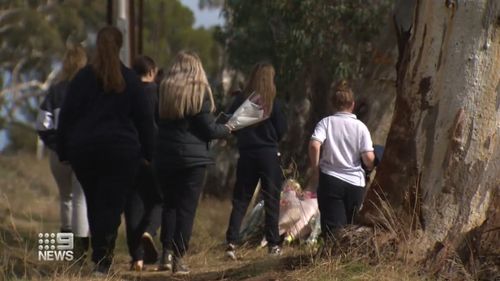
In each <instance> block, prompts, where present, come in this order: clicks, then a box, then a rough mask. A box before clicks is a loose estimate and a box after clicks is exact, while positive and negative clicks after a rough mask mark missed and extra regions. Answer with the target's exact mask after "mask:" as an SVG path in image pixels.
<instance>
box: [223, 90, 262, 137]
mask: <svg viewBox="0 0 500 281" xmlns="http://www.w3.org/2000/svg"><path fill="white" fill-rule="evenodd" d="M267 118H269V114H268V113H266V112H265V110H264V107H263V105H262V101H261V98H260V95H259V94H257V93H255V92H253V93H252V94H251V95H250V96H249V97H248V98H247V99H246V100H245V101H244V102H243V103H242V104H241V105H240V107H238V109H236V111H235V112H234V113H233V115H232V116H231V118H229V121H228V122H227V125H229V126H230V127H232V128H233V130H235V131H236V130H240V129H243V128H245V127H248V126H251V125H253V124H257V123H259V122H261V121H264V120H266V119H267Z"/></svg>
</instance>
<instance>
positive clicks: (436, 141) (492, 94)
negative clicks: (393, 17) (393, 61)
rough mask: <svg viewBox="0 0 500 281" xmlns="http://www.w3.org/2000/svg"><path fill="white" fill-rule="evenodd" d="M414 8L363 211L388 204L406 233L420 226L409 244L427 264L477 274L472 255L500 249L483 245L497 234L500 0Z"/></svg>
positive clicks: (374, 214) (375, 211)
mask: <svg viewBox="0 0 500 281" xmlns="http://www.w3.org/2000/svg"><path fill="white" fill-rule="evenodd" d="M413 14H414V15H415V16H414V19H413V24H412V31H411V35H410V36H408V39H407V41H406V42H404V41H400V42H399V46H400V47H399V51H400V54H399V60H398V64H397V75H398V77H397V97H396V108H395V112H394V118H393V122H392V126H391V129H390V132H389V136H388V140H387V144H386V153H385V155H384V160H383V161H382V163H381V166H380V167H379V168H378V172H377V175H376V178H375V180H374V184H373V185H372V188H371V189H370V190H369V192H368V194H367V199H366V201H365V205H364V206H365V207H364V208H363V210H362V213H361V215H362V217H363V218H364V220H365V221H368V222H370V223H374V224H386V223H387V219H386V218H384V217H383V215H381V212H380V210H381V209H382V206H387V205H388V206H391V208H393V212H394V215H395V216H396V217H397V219H398V222H399V223H400V224H401V225H403V227H402V229H406V234H405V235H407V234H408V233H410V232H411V230H412V229H413V230H414V229H420V230H422V232H421V235H419V237H414V239H415V240H414V241H413V242H415V243H418V245H419V247H418V248H419V249H420V251H417V252H416V253H415V254H416V255H417V256H418V257H419V258H420V259H421V260H424V261H425V260H426V261H427V263H425V264H426V265H427V267H428V268H429V270H430V271H431V272H434V273H436V274H437V275H440V276H442V277H445V278H451V279H454V277H453V276H452V274H459V275H460V274H461V275H460V276H462V277H463V278H468V277H472V278H482V277H481V276H482V275H481V274H484V272H487V271H481V270H479V267H480V266H482V265H483V264H484V263H485V262H483V263H481V262H478V261H480V260H481V258H482V257H484V255H487V256H488V255H489V256H496V257H497V260H496V262H497V266H498V262H499V261H498V257H499V256H500V250H499V246H496V247H485V246H484V243H495V242H492V241H494V240H492V239H497V240H496V245H498V244H500V242H499V241H500V239H498V238H499V234H498V231H499V229H500V225H499V223H500V222H499V217H500V215H499V214H498V212H499V211H498V207H499V206H498V205H499V203H498V202H499V200H500V198H499V196H500V192H499V189H500V109H499V103H500V102H499V100H500V87H499V83H500V24H499V18H500V2H498V1H496V0H463V1H451V0H450V1H448V0H447V1H418V2H417V3H416V6H415V12H414V13H413ZM399 38H400V39H401V38H404V37H401V36H400V37H399ZM385 215H387V214H385ZM416 218H418V219H416ZM488 241H489V242H488ZM410 243H411V242H410ZM485 251H486V252H487V253H488V254H484V253H486V252H485ZM450 261H454V262H455V263H454V262H450ZM456 261H458V262H459V263H458V264H459V265H461V266H462V267H461V268H466V269H467V270H466V271H460V270H459V269H457V266H456V264H457V263H456ZM493 263H494V262H493ZM489 272H490V273H491V271H489ZM497 273H498V272H497ZM450 274H451V275H450ZM492 274H493V273H492ZM457 276H458V275H457ZM491 276H493V275H489V277H488V278H490V277H491ZM499 276H500V275H499ZM457 278H460V277H457Z"/></svg>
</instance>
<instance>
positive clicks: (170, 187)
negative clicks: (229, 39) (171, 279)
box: [154, 51, 231, 274]
mask: <svg viewBox="0 0 500 281" xmlns="http://www.w3.org/2000/svg"><path fill="white" fill-rule="evenodd" d="M214 109H215V106H214V99H213V96H212V91H211V89H210V85H209V84H208V81H207V77H206V74H205V71H204V70H203V66H202V64H201V61H200V59H199V57H198V55H196V54H195V53H192V52H185V51H182V52H180V53H179V54H177V56H176V58H175V59H174V62H173V65H172V66H171V67H170V69H169V70H168V72H167V74H166V76H165V78H164V79H163V81H162V82H161V85H160V99H159V122H158V128H159V131H158V137H157V141H156V151H155V160H154V167H155V169H156V171H157V172H156V174H157V175H158V182H159V184H160V187H161V189H162V191H163V200H164V205H163V216H162V220H163V222H162V226H161V241H162V244H163V253H162V256H161V259H160V266H159V270H170V269H172V270H173V272H174V273H177V274H188V273H189V268H188V267H187V265H186V264H185V262H184V261H183V256H184V255H185V254H186V251H187V250H188V248H189V240H190V238H191V232H192V228H193V222H194V216H195V213H196V208H197V205H198V200H199V197H200V194H201V191H202V187H203V183H204V178H205V172H206V167H207V165H209V164H213V160H212V159H211V157H210V156H209V151H208V150H209V149H208V148H209V142H210V140H212V139H217V138H223V137H226V136H229V135H230V132H231V129H230V128H229V127H228V126H225V125H221V124H216V122H215V118H214V116H213V111H214Z"/></svg>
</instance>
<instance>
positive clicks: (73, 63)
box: [36, 45, 89, 260]
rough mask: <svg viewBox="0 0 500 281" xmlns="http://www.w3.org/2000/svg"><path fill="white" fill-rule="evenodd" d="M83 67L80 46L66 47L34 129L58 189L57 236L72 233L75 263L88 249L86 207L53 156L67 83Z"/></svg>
mask: <svg viewBox="0 0 500 281" xmlns="http://www.w3.org/2000/svg"><path fill="white" fill-rule="evenodd" d="M85 64H87V54H86V53H85V50H84V49H83V47H82V46H80V45H71V46H68V48H67V50H66V53H65V55H64V59H63V63H62V69H61V72H60V73H59V77H58V79H57V82H56V83H54V84H52V85H51V86H50V88H49V91H48V94H47V96H46V97H45V99H44V100H43V102H42V104H41V105H40V111H39V113H38V118H37V123H36V129H37V132H38V135H39V136H40V138H41V139H42V141H43V143H44V144H45V145H46V146H47V148H48V153H49V164H50V171H51V172H52V175H53V176H54V179H55V181H56V184H57V187H58V188H59V203H60V217H61V230H60V231H61V232H73V234H74V239H75V240H74V242H75V257H74V258H75V260H78V259H82V260H83V259H84V257H85V256H84V254H85V252H86V251H87V249H88V247H89V223H88V220H87V205H86V204H85V196H84V194H83V190H82V187H81V185H80V183H79V182H78V180H77V179H76V176H75V174H74V172H73V169H71V166H70V165H69V164H68V163H63V162H61V161H59V159H58V157H57V154H56V152H55V151H56V137H57V136H56V129H57V123H58V120H57V117H58V114H59V111H60V109H61V105H62V102H63V100H64V97H65V95H66V89H67V87H68V84H69V82H70V81H71V79H73V77H74V76H75V74H76V73H77V72H78V71H79V70H80V69H81V68H82V67H84V66H85Z"/></svg>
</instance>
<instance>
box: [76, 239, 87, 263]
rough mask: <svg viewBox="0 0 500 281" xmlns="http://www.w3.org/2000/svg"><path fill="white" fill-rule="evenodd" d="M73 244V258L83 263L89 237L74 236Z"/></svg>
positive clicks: (85, 257) (85, 258)
mask: <svg viewBox="0 0 500 281" xmlns="http://www.w3.org/2000/svg"><path fill="white" fill-rule="evenodd" d="M74 241H75V245H74V249H73V260H74V261H76V262H78V263H80V264H84V263H85V261H86V260H87V252H88V251H89V246H90V238H89V237H75V239H74Z"/></svg>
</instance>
